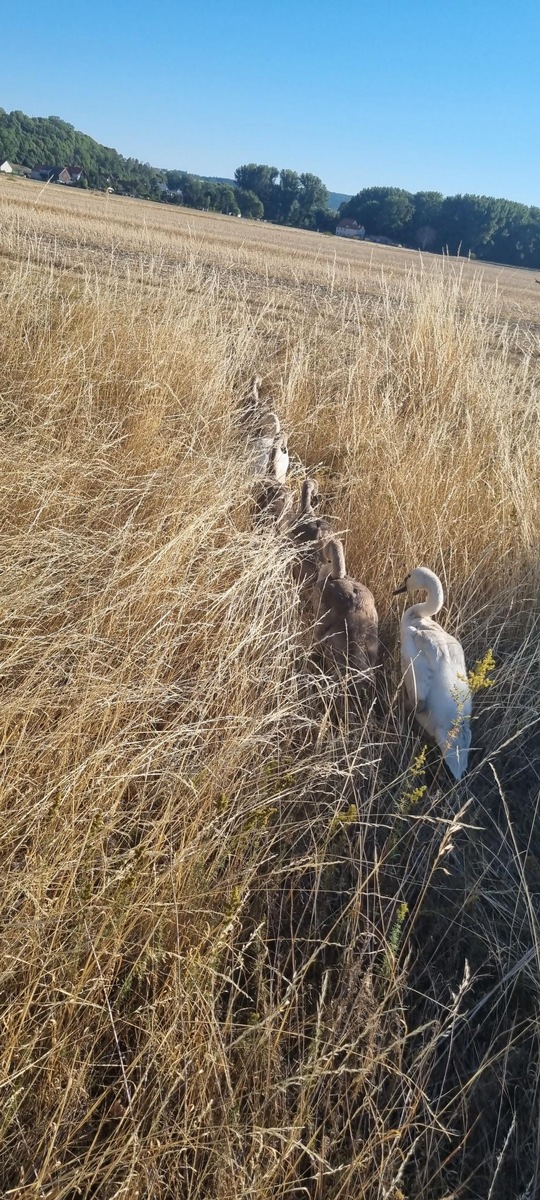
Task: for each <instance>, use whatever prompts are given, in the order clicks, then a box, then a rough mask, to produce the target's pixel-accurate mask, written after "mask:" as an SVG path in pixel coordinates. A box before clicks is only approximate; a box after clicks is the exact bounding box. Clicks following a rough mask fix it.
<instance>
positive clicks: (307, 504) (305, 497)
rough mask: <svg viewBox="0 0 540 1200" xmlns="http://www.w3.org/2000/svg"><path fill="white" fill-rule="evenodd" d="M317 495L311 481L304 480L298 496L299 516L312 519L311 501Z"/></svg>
mask: <svg viewBox="0 0 540 1200" xmlns="http://www.w3.org/2000/svg"><path fill="white" fill-rule="evenodd" d="M316 494H317V491H316V487H315V484H314V482H313V480H312V479H305V480H304V482H303V484H302V492H301V495H300V516H301V517H313V516H314V515H315V514H314V512H313V505H312V500H313V497H314V496H315V495H316Z"/></svg>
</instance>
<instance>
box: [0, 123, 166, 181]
mask: <svg viewBox="0 0 540 1200" xmlns="http://www.w3.org/2000/svg"><path fill="white" fill-rule="evenodd" d="M0 158H1V159H4V158H7V159H8V160H9V161H10V162H16V163H21V164H22V166H25V167H40V166H68V165H71V166H78V167H82V168H83V170H84V172H85V175H86V179H87V181H88V184H89V185H90V186H91V187H100V186H103V185H104V184H105V183H107V182H108V181H109V180H110V181H111V182H112V183H114V184H115V185H116V186H117V187H118V188H119V190H122V191H127V192H129V193H130V194H133V195H151V194H152V192H153V191H155V193H156V195H159V189H158V184H159V181H160V180H161V179H163V177H164V172H163V171H159V170H156V168H155V167H151V166H150V165H149V163H142V162H139V160H138V159H136V158H124V157H123V155H122V154H119V153H118V151H117V150H113V149H112V148H111V147H109V146H102V145H101V144H100V142H96V141H94V138H91V137H89V136H88V134H87V133H80V132H79V131H78V130H77V129H74V127H73V125H69V124H68V123H67V121H62V120H61V119H60V117H28V116H26V113H23V112H17V111H15V112H10V113H8V112H6V111H5V109H3V108H0Z"/></svg>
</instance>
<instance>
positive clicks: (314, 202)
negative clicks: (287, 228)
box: [298, 171, 328, 228]
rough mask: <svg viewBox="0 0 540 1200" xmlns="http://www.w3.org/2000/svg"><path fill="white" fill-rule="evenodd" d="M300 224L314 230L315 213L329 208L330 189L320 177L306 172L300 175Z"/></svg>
mask: <svg viewBox="0 0 540 1200" xmlns="http://www.w3.org/2000/svg"><path fill="white" fill-rule="evenodd" d="M298 205H299V209H300V223H301V224H302V225H306V226H309V227H310V228H314V226H315V213H316V212H317V211H318V210H320V209H323V210H325V209H327V208H328V189H327V188H326V187H325V185H324V183H323V181H322V179H319V176H318V175H312V174H310V172H309V171H307V172H306V171H304V172H303V173H302V174H301V175H300V193H299V196H298Z"/></svg>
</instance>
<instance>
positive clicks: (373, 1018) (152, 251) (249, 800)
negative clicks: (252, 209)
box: [0, 182, 540, 1200]
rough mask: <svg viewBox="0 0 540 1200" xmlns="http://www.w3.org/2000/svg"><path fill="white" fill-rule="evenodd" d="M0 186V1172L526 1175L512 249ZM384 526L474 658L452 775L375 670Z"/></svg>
mask: <svg viewBox="0 0 540 1200" xmlns="http://www.w3.org/2000/svg"><path fill="white" fill-rule="evenodd" d="M0 217H1V222H2V250H3V257H2V259H1V272H0V293H1V302H2V322H1V324H0V340H1V361H2V383H1V386H0V394H1V399H2V407H1V422H2V424H1V428H2V438H3V447H2V450H3V463H4V469H3V472H2V481H1V488H2V514H3V537H2V559H1V564H0V565H1V573H0V586H1V589H2V600H3V611H2V620H3V631H2V648H3V653H2V697H3V704H2V715H1V733H0V736H1V746H2V810H1V813H2V815H1V826H0V831H1V837H2V853H3V888H2V909H3V912H2V951H3V953H2V959H1V963H2V981H1V1009H0V1012H1V1017H2V1031H3V1053H2V1056H1V1064H2V1065H1V1073H0V1080H1V1084H2V1109H1V1114H2V1115H1V1138H0V1189H1V1192H2V1195H3V1196H6V1197H8V1196H9V1197H13V1198H17V1200H23V1198H24V1200H27V1198H28V1200H30V1198H34V1197H36V1198H37V1197H40V1198H41V1197H47V1200H49V1198H50V1200H52V1198H53V1197H54V1200H71V1198H72V1197H76V1196H83V1197H96V1198H99V1200H112V1198H113V1197H114V1198H120V1197H122V1198H127V1200H135V1197H139V1198H142V1197H148V1198H150V1197H152V1198H156V1200H165V1198H167V1200H169V1198H170V1200H172V1198H176V1197H189V1198H190V1200H202V1198H203V1197H204V1198H212V1200H232V1198H233V1197H239V1196H242V1197H250V1198H251V1200H270V1198H272V1200H275V1198H276V1197H277V1198H279V1200H285V1197H287V1198H290V1197H301V1196H309V1197H314V1198H316V1200H322V1198H323V1197H324V1200H337V1198H338V1197H339V1200H349V1197H352V1196H365V1197H369V1198H372V1197H373V1198H375V1197H376V1198H377V1200H400V1198H401V1200H403V1197H405V1198H406V1200H418V1198H420V1197H422V1198H425V1200H437V1198H440V1200H442V1198H443V1197H447V1198H448V1200H449V1198H450V1196H452V1197H456V1198H457V1197H468V1198H469V1200H471V1198H476V1197H480V1196H482V1197H489V1200H498V1198H499V1200H506V1198H507V1197H509V1196H516V1197H517V1196H522V1197H523V1200H525V1197H530V1198H532V1197H533V1196H534V1195H535V1194H536V1191H537V1187H538V1180H537V1170H538V1168H537V1163H538V1135H537V1130H538V1063H537V1059H538V1045H537V1012H538V1004H539V1001H540V976H539V970H540V957H539V945H538V924H537V904H538V893H539V891H540V839H538V836H537V834H536V830H535V818H536V808H537V804H538V795H539V775H540V753H539V746H538V716H539V714H538V700H537V695H538V687H539V682H540V655H539V649H538V647H539V632H540V612H539V603H538V597H539V585H540V562H539V546H538V528H539V517H540V512H539V507H540V506H539V475H540V472H539V470H538V464H539V441H540V439H539V408H538V399H539V371H538V353H539V349H540V336H539V330H538V301H537V299H536V296H535V295H534V293H533V290H532V289H531V288H530V286H529V284H527V285H525V284H524V283H523V284H522V283H521V282H520V279H519V277H520V276H522V275H523V276H526V278H527V280H530V276H529V275H528V274H527V273H524V272H523V273H519V272H509V273H508V279H509V282H505V275H504V272H503V271H500V272H497V286H495V283H494V279H493V277H492V276H491V275H490V273H489V269H487V272H486V271H484V272H482V273H481V274H478V273H473V272H472V269H471V267H470V264H466V265H465V266H463V267H461V268H460V267H459V264H458V265H455V264H454V265H453V264H451V263H448V262H445V263H441V262H439V261H435V260H433V259H432V258H428V259H425V260H424V262H422V261H421V260H420V258H419V256H416V257H415V256H412V255H406V252H397V251H396V252H393V254H392V253H390V254H388V252H383V253H381V251H380V248H378V247H374V248H371V250H368V248H367V247H360V246H354V247H349V246H347V247H344V248H342V247H341V246H340V245H337V244H336V242H332V241H330V239H326V238H322V237H321V238H317V237H316V236H315V235H307V234H306V235H302V234H299V233H297V232H293V231H277V230H275V229H272V228H270V227H260V226H257V225H253V224H251V223H244V222H241V221H235V222H233V221H231V220H227V219H226V218H224V219H219V218H216V217H211V216H210V215H208V214H202V215H197V214H192V213H190V214H186V213H182V212H178V211H177V210H175V211H174V212H170V211H168V210H162V209H161V208H158V207H157V206H152V205H147V204H143V203H138V202H135V201H127V200H125V201H124V200H120V199H118V198H115V197H113V198H111V199H110V200H109V201H108V202H107V201H106V200H105V197H101V196H88V195H85V194H84V193H81V194H77V193H69V194H66V193H65V192H62V191H61V189H60V188H56V189H47V190H46V191H45V192H43V190H40V189H39V185H35V186H34V185H32V184H11V182H10V184H9V185H8V184H5V185H4V184H3V183H2V189H1V191H0ZM239 227H240V228H239ZM315 247H316V248H315ZM334 255H335V262H334ZM370 256H371V257H370ZM403 263H406V266H403V265H402V264H403ZM510 277H511V278H510ZM516 277H518V278H517V282H516ZM255 369H257V370H259V371H260V372H261V373H262V374H263V376H264V379H265V384H266V387H267V389H268V390H269V391H270V390H271V392H272V395H273V399H274V403H275V406H276V407H277V409H278V411H279V412H280V413H281V415H282V418H283V422H284V424H285V426H286V427H287V428H288V429H289V430H290V444H291V448H292V450H293V452H294V464H293V478H294V479H296V480H299V479H300V478H301V477H302V473H303V470H304V468H307V469H309V471H310V472H313V473H315V474H316V475H317V477H318V478H319V480H320V482H321V486H322V490H323V494H324V496H325V509H326V511H331V512H332V514H333V515H334V517H335V519H336V521H337V523H338V525H339V526H340V527H341V528H343V529H346V530H348V533H347V535H346V545H347V560H348V565H349V569H350V571H351V572H352V573H354V574H356V575H357V576H358V577H359V578H361V579H362V580H363V581H365V582H366V583H367V584H369V586H370V587H371V588H372V590H373V591H374V593H375V597H376V600H377V603H378V605H379V609H380V613H381V619H382V628H383V633H384V638H385V642H386V645H387V649H388V655H387V659H386V662H385V680H386V685H385V686H386V700H385V702H384V704H383V705H382V706H381V711H380V712H377V713H371V714H369V715H368V716H366V718H365V719H364V720H363V721H359V720H358V719H356V718H354V716H351V717H350V719H349V721H348V722H345V721H342V722H340V721H339V720H338V719H337V718H336V716H335V713H334V711H333V709H332V706H331V697H332V693H333V691H334V690H335V685H334V684H333V683H332V681H331V680H330V679H327V678H325V677H324V676H322V675H320V674H317V672H316V670H315V669H314V668H313V667H312V666H311V665H310V663H309V660H308V655H307V651H306V644H307V640H308V636H309V631H308V630H307V629H306V625H305V623H303V621H302V618H301V615H300V611H299V605H298V601H297V596H296V593H295V589H294V585H293V583H292V580H291V575H290V562H289V555H288V551H287V549H286V547H285V546H284V545H282V543H281V542H280V540H279V538H277V537H275V536H273V535H272V534H271V532H268V531H267V532H261V531H257V530H256V529H254V527H253V523H252V518H251V502H250V501H251V488H250V478H249V464H248V462H247V460H246V454H245V447H244V445H243V441H242V433H241V427H240V424H239V421H238V415H237V414H238V406H239V403H240V401H241V399H242V395H243V390H244V388H245V385H246V383H247V381H248V380H249V378H250V375H251V374H252V373H253V371H254V370H255ZM420 562H423V563H425V564H427V565H429V566H431V567H433V568H434V569H435V570H436V571H438V572H440V574H441V575H442V577H443V579H444V581H445V586H446V589H447V595H448V613H447V615H445V618H444V619H445V620H446V621H447V622H448V624H449V625H450V627H451V628H452V629H453V630H454V631H456V632H457V633H458V635H459V636H460V638H461V639H462V641H463V643H464V646H465V651H466V656H467V660H468V663H469V665H471V666H472V665H473V663H474V661H475V660H476V659H478V658H480V657H482V655H483V654H484V652H485V651H486V649H487V648H488V647H492V648H493V652H494V655H495V659H496V682H495V686H494V687H493V688H491V689H490V690H489V691H487V692H485V693H482V694H480V695H479V696H478V698H477V703H476V719H475V724H474V732H473V742H474V745H475V747H476V749H475V752H474V753H473V756H472V760H471V771H470V774H469V775H468V776H467V777H466V779H465V781H464V782H463V784H461V785H455V784H452V783H451V782H450V780H449V778H447V777H446V775H445V774H444V772H443V771H442V770H437V766H438V762H437V759H436V758H434V763H433V766H432V765H430V763H428V765H427V767H424V766H422V765H421V764H420V765H418V766H417V767H416V768H415V766H414V762H415V758H416V757H417V755H418V753H419V751H420V749H421V742H420V741H419V740H418V739H417V737H416V734H415V730H414V727H413V726H412V725H411V724H410V722H409V720H408V718H407V716H406V713H405V710H404V707H403V703H402V695H401V689H400V673H399V664H398V655H397V629H398V617H399V611H400V610H399V608H398V605H397V603H396V601H393V600H392V598H391V591H392V587H393V586H394V585H395V583H396V582H397V581H400V580H401V578H402V577H403V574H404V572H405V570H407V569H409V568H411V567H412V566H414V565H416V564H418V563H420ZM424 783H425V784H427V791H426V792H425V793H423V794H422V792H421V788H422V787H423V786H424Z"/></svg>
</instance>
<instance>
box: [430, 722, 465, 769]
mask: <svg viewBox="0 0 540 1200" xmlns="http://www.w3.org/2000/svg"><path fill="white" fill-rule="evenodd" d="M437 741H438V743H439V746H440V747H441V750H442V756H443V758H444V761H445V763H446V765H447V767H448V770H449V771H450V772H451V773H452V775H453V776H454V779H461V776H462V775H464V774H465V771H466V770H467V763H468V758H469V746H470V744H471V727H470V724H469V721H468V719H467V717H461V719H460V720H459V722H458V723H457V724H456V725H455V726H454V727H453V728H452V729H450V731H449V732H446V731H442V730H441V735H440V736H439V737H438V738H437Z"/></svg>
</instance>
